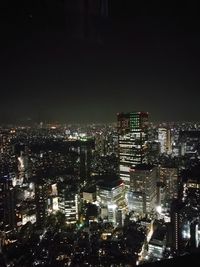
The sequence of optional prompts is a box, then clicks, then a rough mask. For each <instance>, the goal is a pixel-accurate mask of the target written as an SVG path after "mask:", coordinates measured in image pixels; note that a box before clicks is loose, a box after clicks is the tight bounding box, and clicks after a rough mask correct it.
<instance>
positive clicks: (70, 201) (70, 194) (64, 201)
mask: <svg viewBox="0 0 200 267" xmlns="http://www.w3.org/2000/svg"><path fill="white" fill-rule="evenodd" d="M58 194H59V210H60V211H61V212H62V213H63V214H64V215H65V221H66V224H75V223H76V222H77V220H78V212H79V199H78V194H77V193H76V192H75V191H74V189H73V187H72V186H70V185H68V186H67V185H66V186H64V184H62V185H61V186H60V188H59V193H58Z"/></svg>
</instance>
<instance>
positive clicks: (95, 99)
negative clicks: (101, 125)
mask: <svg viewBox="0 0 200 267" xmlns="http://www.w3.org/2000/svg"><path fill="white" fill-rule="evenodd" d="M72 3H74V5H72ZM80 3H81V1H62V0H60V1H53V0H52V1H39V0H38V1H31V0H29V1H18V2H17V3H13V4H10V5H7V3H4V4H2V8H1V17H2V22H3V23H2V24H1V34H2V38H1V47H2V49H1V51H0V56H1V62H0V67H1V80H0V88H1V99H2V103H1V107H0V110H1V115H0V120H1V121H2V122H6V121H11V122H13V121H15V120H18V121H21V120H26V119H27V117H31V118H32V119H33V120H35V121H40V120H47V121H55V120H56V121H61V122H95V121H98V122H111V121H115V115H114V116H113V114H116V113H117V112H119V111H131V110H144V111H149V112H150V114H151V119H152V120H154V121H162V120H163V121H174V120H177V121H197V120H198V118H199V115H200V110H199V108H198V98H199V97H198V96H199V93H198V91H199V90H198V88H199V75H198V72H199V59H200V58H199V45H200V39H199V16H198V13H197V8H196V7H195V5H190V3H187V4H185V5H183V4H181V5H178V3H176V1H175V2H173V4H170V3H167V2H164V3H163V2H162V3H160V1H153V2H148V3H144V2H143V1H142V2H141V1H139V2H137V3H132V1H126V0H125V1H123V3H122V2H121V1H120V2H119V3H118V2H117V1H110V2H109V8H108V10H107V9H105V10H103V9H102V10H101V11H100V12H99V13H98V12H97V11H96V10H95V5H94V4H93V6H92V4H91V1H88V6H89V7H90V6H91V10H90V11H89V12H87V10H86V9H84V8H82V7H81V4H80ZM82 3H83V1H82ZM93 3H94V2H93Z"/></svg>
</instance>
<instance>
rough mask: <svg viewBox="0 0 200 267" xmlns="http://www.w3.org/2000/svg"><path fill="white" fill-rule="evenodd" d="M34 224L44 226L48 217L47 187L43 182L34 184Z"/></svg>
mask: <svg viewBox="0 0 200 267" xmlns="http://www.w3.org/2000/svg"><path fill="white" fill-rule="evenodd" d="M35 202H36V222H37V224H38V225H39V226H44V225H45V223H46V219H47V215H48V185H47V184H46V183H45V182H43V181H40V182H39V181H37V182H36V184H35Z"/></svg>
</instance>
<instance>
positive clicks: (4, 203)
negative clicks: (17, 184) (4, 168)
mask: <svg viewBox="0 0 200 267" xmlns="http://www.w3.org/2000/svg"><path fill="white" fill-rule="evenodd" d="M0 227H1V229H3V230H5V229H9V230H13V229H14V228H15V227H16V214H15V188H14V187H13V185H12V181H11V180H10V179H9V177H8V176H4V177H1V178H0Z"/></svg>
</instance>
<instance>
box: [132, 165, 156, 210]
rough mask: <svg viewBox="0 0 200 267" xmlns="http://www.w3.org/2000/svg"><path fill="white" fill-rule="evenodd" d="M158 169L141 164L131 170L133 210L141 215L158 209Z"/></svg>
mask: <svg viewBox="0 0 200 267" xmlns="http://www.w3.org/2000/svg"><path fill="white" fill-rule="evenodd" d="M156 182H157V168H156V167H155V166H153V165H148V164H141V165H137V166H136V167H135V168H134V169H133V170H131V177H130V191H131V193H132V194H130V195H132V197H133V199H134V201H133V206H132V209H133V210H134V211H136V212H137V213H139V214H141V215H146V214H150V213H151V212H154V211H155V209H156V189H157V188H156Z"/></svg>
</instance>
